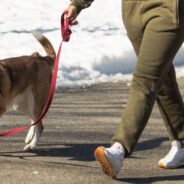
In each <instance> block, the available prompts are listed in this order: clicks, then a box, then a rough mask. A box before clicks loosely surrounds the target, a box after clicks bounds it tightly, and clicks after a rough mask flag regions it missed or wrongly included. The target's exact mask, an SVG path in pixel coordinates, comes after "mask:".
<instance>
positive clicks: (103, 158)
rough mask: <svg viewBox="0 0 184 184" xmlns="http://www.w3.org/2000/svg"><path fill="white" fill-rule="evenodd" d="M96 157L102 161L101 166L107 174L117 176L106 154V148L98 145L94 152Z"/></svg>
mask: <svg viewBox="0 0 184 184" xmlns="http://www.w3.org/2000/svg"><path fill="white" fill-rule="evenodd" d="M94 157H95V159H96V160H97V161H98V162H99V163H100V165H101V168H102V170H103V172H104V173H105V174H106V175H108V176H110V177H112V178H115V177H116V176H115V175H114V173H113V170H112V166H111V164H110V162H109V160H108V158H107V156H106V155H105V148H104V147H98V148H97V149H96V150H95V152H94Z"/></svg>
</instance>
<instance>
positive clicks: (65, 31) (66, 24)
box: [61, 11, 72, 42]
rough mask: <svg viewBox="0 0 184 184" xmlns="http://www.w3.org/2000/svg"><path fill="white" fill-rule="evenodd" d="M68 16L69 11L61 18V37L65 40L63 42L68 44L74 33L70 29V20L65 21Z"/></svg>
mask: <svg viewBox="0 0 184 184" xmlns="http://www.w3.org/2000/svg"><path fill="white" fill-rule="evenodd" d="M67 14H68V11H64V13H63V14H62V16H61V35H62V38H63V41H65V42H68V41H69V40H70V36H71V34H72V31H71V29H70V20H69V19H65V18H64V16H65V15H67Z"/></svg>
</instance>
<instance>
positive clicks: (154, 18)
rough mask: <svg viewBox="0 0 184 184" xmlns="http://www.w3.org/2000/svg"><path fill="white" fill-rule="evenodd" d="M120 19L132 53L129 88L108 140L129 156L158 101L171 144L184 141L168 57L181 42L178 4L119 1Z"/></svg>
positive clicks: (183, 24) (181, 0)
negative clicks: (122, 148) (123, 148)
mask: <svg viewBox="0 0 184 184" xmlns="http://www.w3.org/2000/svg"><path fill="white" fill-rule="evenodd" d="M122 9H123V21H124V24H125V27H126V30H127V35H128V37H129V39H130V41H131V43H132V45H133V47H134V50H135V52H136V55H137V63H136V67H135V71H134V74H133V79H132V85H131V89H130V94H129V98H128V103H127V106H126V108H125V110H124V113H123V116H122V121H121V123H120V126H119V128H118V129H117V132H116V133H115V136H114V137H113V140H112V141H113V142H117V141H118V142H120V143H122V145H123V146H124V147H125V149H126V156H128V155H130V154H131V153H132V151H133V148H134V146H135V145H136V143H137V141H138V139H139V137H140V135H141V133H142V131H143V129H144V127H145V125H146V124H147V122H148V119H149V117H150V114H151V111H152V108H153V105H154V103H155V101H156V102H157V103H158V106H159V109H160V111H161V114H162V117H163V119H164V122H165V125H166V127H167V130H168V132H169V135H170V138H171V140H175V139H176V140H181V141H183V140H184V105H183V101H182V97H181V95H180V92H179V89H178V85H177V81H176V76H175V70H174V66H173V63H172V62H173V59H174V57H175V55H176V53H177V51H178V49H179V48H180V46H181V44H182V43H183V41H184V0H124V1H123V6H122Z"/></svg>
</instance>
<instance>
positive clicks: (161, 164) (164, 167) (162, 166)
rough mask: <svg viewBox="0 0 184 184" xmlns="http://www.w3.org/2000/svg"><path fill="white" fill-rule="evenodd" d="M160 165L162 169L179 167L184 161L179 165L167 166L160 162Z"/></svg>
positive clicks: (183, 164)
mask: <svg viewBox="0 0 184 184" xmlns="http://www.w3.org/2000/svg"><path fill="white" fill-rule="evenodd" d="M158 166H159V167H160V168H162V169H177V168H179V167H182V166H184V162H182V163H180V164H179V165H177V166H166V165H164V163H159V164H158Z"/></svg>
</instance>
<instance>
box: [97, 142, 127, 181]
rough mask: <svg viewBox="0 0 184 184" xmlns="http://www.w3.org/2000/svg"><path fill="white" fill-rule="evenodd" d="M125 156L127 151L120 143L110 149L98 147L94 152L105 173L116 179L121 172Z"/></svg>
mask: <svg viewBox="0 0 184 184" xmlns="http://www.w3.org/2000/svg"><path fill="white" fill-rule="evenodd" d="M124 155H125V150H124V148H123V146H122V145H121V144H120V143H118V142H117V143H114V144H113V145H112V146H111V147H110V148H104V147H98V148H97V149H96V150H95V152H94V156H95V159H96V160H97V161H98V162H99V163H100V165H101V167H102V170H103V172H104V173H105V174H106V175H108V176H110V177H112V178H116V176H117V175H118V173H119V172H120V170H121V168H122V166H123V159H124Z"/></svg>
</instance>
